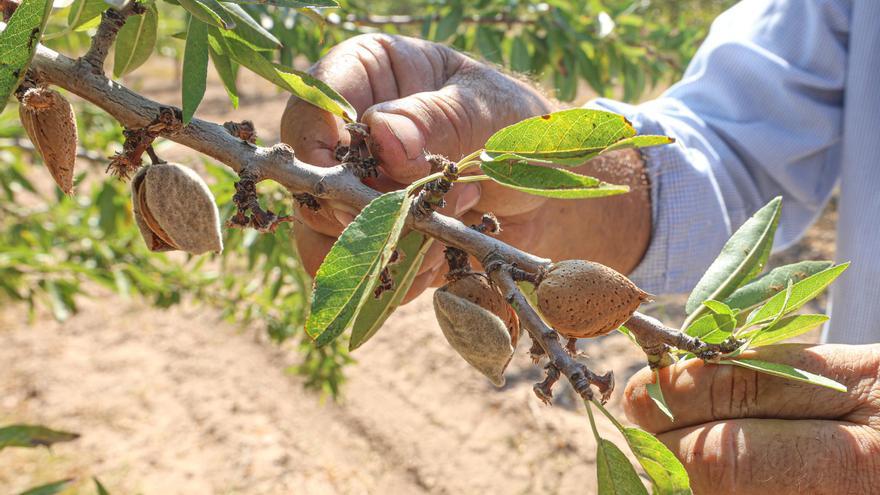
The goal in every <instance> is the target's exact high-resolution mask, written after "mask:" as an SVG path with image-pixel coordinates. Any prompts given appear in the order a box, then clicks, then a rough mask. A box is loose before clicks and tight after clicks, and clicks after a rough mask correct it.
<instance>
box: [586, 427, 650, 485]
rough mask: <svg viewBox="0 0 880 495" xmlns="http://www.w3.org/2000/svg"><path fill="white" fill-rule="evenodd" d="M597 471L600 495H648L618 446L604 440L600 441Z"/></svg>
mask: <svg viewBox="0 0 880 495" xmlns="http://www.w3.org/2000/svg"><path fill="white" fill-rule="evenodd" d="M596 471H597V474H598V478H599V495H638V494H645V495H648V490H647V489H645V485H643V484H642V480H641V478H639V475H638V474H637V473H636V470H635V468H634V467H633V465H632V464H630V462H629V459H627V458H626V455H624V453H623V452H621V450H620V449H619V448H617V445H614V444H613V443H612V442H610V441H609V440H605V439H604V438H600V439H598V445H597V448H596Z"/></svg>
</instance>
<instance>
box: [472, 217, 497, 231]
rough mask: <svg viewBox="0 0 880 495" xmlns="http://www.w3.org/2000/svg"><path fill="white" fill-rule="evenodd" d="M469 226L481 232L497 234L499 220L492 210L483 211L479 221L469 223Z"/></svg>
mask: <svg viewBox="0 0 880 495" xmlns="http://www.w3.org/2000/svg"><path fill="white" fill-rule="evenodd" d="M471 228H472V229H474V230H476V231H477V232H479V233H481V234H488V235H498V234H500V233H501V221H499V220H498V217H496V216H495V214H494V213H492V212H486V213H483V218H481V219H480V223H479V224H476V225H471Z"/></svg>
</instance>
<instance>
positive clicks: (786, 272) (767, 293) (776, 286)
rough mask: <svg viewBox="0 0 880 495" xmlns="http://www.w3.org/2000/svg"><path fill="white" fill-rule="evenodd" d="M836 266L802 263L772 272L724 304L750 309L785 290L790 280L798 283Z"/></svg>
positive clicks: (733, 295) (739, 290)
mask: <svg viewBox="0 0 880 495" xmlns="http://www.w3.org/2000/svg"><path fill="white" fill-rule="evenodd" d="M832 265H834V263H833V262H831V261H801V262H799V263H792V264H790V265H785V266H780V267H777V268H774V269H772V270H770V271H769V272H768V273H767V274H766V275H763V276H761V277H759V278H757V279H755V280H753V281H751V282H749V283H748V284H746V285H744V286H742V287H740V288H739V289H737V290H736V291H734V292H733V294H731V295H730V296H728V297H727V298H726V299H725V300H724V302H725V303H726V304H727V305H728V306H730V307H731V308H734V309H750V308H753V307H755V306H757V305H758V304H760V303H762V302H763V301H765V300H767V299H768V298H770V297H772V296H773V295H774V294H776V293H778V292H780V291H782V290H785V287H786V285H788V282H789V280H790V281H792V282H794V283H797V282H800V281H801V280H803V279H805V278H807V277H809V276H811V275H815V274H817V273H819V272H821V271H822V270H826V269H828V268H830V267H831V266H832Z"/></svg>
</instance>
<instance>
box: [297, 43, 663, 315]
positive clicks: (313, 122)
mask: <svg viewBox="0 0 880 495" xmlns="http://www.w3.org/2000/svg"><path fill="white" fill-rule="evenodd" d="M311 72H312V73H313V74H314V75H315V76H317V77H318V78H319V79H321V80H323V81H325V82H327V83H328V84H329V85H330V86H332V87H333V88H334V89H336V90H337V91H338V92H339V93H341V94H342V95H343V96H344V97H345V98H346V99H348V101H350V102H351V103H352V105H353V106H354V107H355V109H356V110H357V111H358V115H360V116H361V120H362V122H364V123H366V124H367V125H368V126H369V127H370V132H371V138H372V140H373V145H372V147H371V151H372V152H373V154H374V155H375V156H376V157H377V158H378V159H379V160H380V163H381V166H380V168H379V177H377V178H368V179H364V182H365V183H367V184H368V185H369V186H371V187H373V188H374V189H377V190H379V191H390V190H394V189H401V188H403V187H405V186H406V185H408V184H410V183H411V182H412V181H414V180H416V179H418V178H420V177H424V176H425V175H427V174H428V173H430V165H429V164H428V162H427V161H426V159H425V152H430V153H437V154H441V155H445V156H447V157H449V158H450V159H452V160H458V159H460V158H462V157H463V156H464V155H466V154H468V153H471V152H473V151H475V150H477V149H479V148H480V147H482V145H483V144H484V143H485V141H486V140H487V139H488V138H489V137H490V136H491V135H492V134H493V133H495V132H496V131H497V130H499V129H501V128H503V127H505V126H508V125H510V124H513V123H516V122H519V121H520V120H523V119H525V118H528V117H532V116H535V115H541V114H544V113H548V112H552V111H554V110H557V108H556V107H555V105H554V104H553V103H552V102H551V101H550V100H549V99H548V98H546V97H545V96H544V95H543V94H541V92H539V91H538V90H536V89H535V88H533V87H532V86H531V85H529V84H527V83H526V82H524V81H522V80H520V79H517V78H515V77H511V76H509V75H506V74H504V73H502V72H500V71H498V70H496V69H495V68H493V67H490V66H489V65H487V64H483V63H481V62H478V61H476V60H474V59H472V58H470V57H468V56H466V55H464V54H462V53H459V52H457V51H455V50H452V49H450V48H448V47H446V46H443V45H440V44H436V43H431V42H427V41H422V40H418V39H414V38H407V37H402V36H388V35H382V34H376V35H362V36H358V37H355V38H352V39H349V40H347V41H344V42H343V43H340V44H339V45H337V46H336V47H334V48H333V49H332V50H330V52H328V54H327V55H326V56H325V57H324V58H323V59H321V60H320V61H318V63H317V64H315V66H314V67H312V69H311ZM281 138H282V140H283V141H284V142H286V143H288V144H290V145H291V146H292V147H293V148H294V151H295V152H296V154H297V157H298V158H299V159H301V160H303V161H306V162H308V163H312V164H314V165H319V166H331V165H335V164H336V163H337V161H336V160H335V158H334V150H335V148H336V145H337V143H341V144H343V145H346V144H348V142H349V135H348V132H347V131H345V130H344V127H343V123H342V121H341V120H340V119H338V118H336V117H334V116H332V115H330V114H329V113H327V112H324V111H322V110H319V109H318V108H316V107H314V106H312V105H310V104H308V103H306V102H304V101H302V100H300V99H298V98H295V97H292V98H291V99H290V101H289V103H288V105H287V109H286V111H285V113H284V116H283V118H282V122H281ZM626 153H630V154H629V155H626ZM620 155H621V156H627V157H629V160H630V162H631V163H632V164H633V165H632V168H633V170H629V168H627V167H618V168H621V169H625V170H624V172H623V173H617V174H615V173H613V172H609V170H610V169H612V168H613V167H610V166H609V164H608V162H607V160H610V159H611V158H610V157H612V156H613V154H609V158H605V157H603V158H602V159H597V160H594V161H592V162H591V164H593V165H591V168H589V169H586V170H578V168H575V171H577V172H580V173H587V174H590V175H596V176H598V177H600V178H602V179H604V180H606V181H609V182H615V183H626V184H632V185H633V186H634V187H635V186H641V190H640V191H639V192H637V193H630V194H627V195H623V196H619V197H615V198H604V199H600V200H582V201H565V200H550V199H548V198H542V197H537V196H530V195H526V194H523V193H520V192H517V191H514V190H512V189H508V188H504V187H502V186H500V185H497V184H494V183H491V182H479V183H469V184H457V185H455V187H453V189H452V191H451V192H450V193H449V194H448V195H447V196H446V202H447V205H446V207H445V208H443V209H441V210H440V212H441V213H444V214H446V215H451V216H454V217H457V218H459V219H461V220H462V221H463V222H465V223H466V224H476V223H479V221H480V217H481V215H482V213H483V212H487V211H491V212H493V213H495V214H496V215H497V216H498V217H499V218H500V219H501V223H502V229H503V231H502V233H501V234H500V235H499V238H500V239H501V240H503V241H505V242H508V243H510V244H512V245H514V246H516V247H518V248H520V249H524V250H528V251H530V252H532V253H534V254H537V255H539V256H545V257H552V258H554V259H566V258H577V257H580V258H589V259H593V260H595V261H599V262H603V263H605V264H608V265H609V266H612V267H614V268H616V269H618V270H620V271H623V272H624V273H626V272H628V271H629V270H631V269H632V267H634V266H635V263H636V262H637V261H638V260H639V259H640V258H641V255H642V253H643V251H644V249H645V247H646V246H647V241H648V238H649V237H650V203H649V199H648V192H647V187H645V179H644V176H643V172H642V164H641V158H640V157H639V155H638V152H635V151H632V150H626V151H625V152H624V153H623V154H620ZM474 172H476V171H474ZM587 201H589V202H592V203H587ZM579 205H581V206H579ZM321 206H322V208H321V209H320V210H319V211H317V212H315V211H311V210H308V209H304V208H299V209H298V211H297V222H296V223H295V224H294V234H295V238H296V242H297V246H298V248H299V251H300V255H301V257H302V259H303V263H304V265H305V268H306V269H307V270H308V271H309V272H311V273H314V272H315V271H316V270H317V268H318V266H319V265H320V263H321V261H322V260H323V258H324V256H325V255H326V253H327V251H329V249H330V247H331V246H332V245H333V242H334V241H335V240H336V238H337V237H338V236H339V234H340V233H341V232H342V230H343V228H344V227H345V226H346V225H347V224H348V223H349V222H350V221H351V220H352V219H353V218H354V215H356V214H357V211H356V210H354V209H353V208H351V207H348V206H346V205H344V204H341V203H338V202H328V201H321ZM584 208H586V209H584ZM575 209H577V210H578V211H577V212H576V213H575ZM629 210H632V211H636V212H637V213H636V214H635V215H632V219H629V217H628V215H627V214H626V212H627V211H629ZM584 218H590V219H591V222H586V223H587V224H589V225H590V226H591V228H593V229H594V230H593V231H590V230H589V229H587V228H584V227H583V225H584V224H585V222H584ZM628 226H632V228H633V229H632V230H636V231H638V233H637V234H632V233H629V232H628ZM603 229H604V231H603ZM572 233H577V235H576V236H575V237H573V238H566V237H565V236H568V235H572ZM596 234H600V236H597V235H596ZM615 235H621V236H624V237H622V238H621V239H615V238H614V236H615ZM611 246H617V248H616V249H612V248H611ZM442 250H443V246H442V245H441V244H440V243H435V245H434V246H432V248H431V250H430V251H429V252H428V254H427V256H426V257H425V261H424V263H423V265H422V267H421V270H420V272H419V275H418V276H417V278H416V280H415V282H414V283H413V287H412V289H411V290H410V293H409V294H408V296H407V300H409V299H411V298H412V297H414V296H415V295H417V294H418V293H420V292H421V291H423V290H424V289H425V288H427V287H428V286H429V285H435V286H436V285H440V284H442V283H443V275H444V274H445V272H446V265H445V262H444V259H443V251H442Z"/></svg>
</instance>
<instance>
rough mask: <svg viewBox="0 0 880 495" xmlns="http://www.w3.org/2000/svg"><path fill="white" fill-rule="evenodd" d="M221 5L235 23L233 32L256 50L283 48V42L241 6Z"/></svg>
mask: <svg viewBox="0 0 880 495" xmlns="http://www.w3.org/2000/svg"><path fill="white" fill-rule="evenodd" d="M221 4H222V5H223V7H224V8H225V9H226V10H227V11H228V12H229V14H230V15H232V17H233V20H234V21H235V27H234V28H233V29H232V31H233V32H234V33H235V34H237V35H238V36H239V37H241V38H242V39H243V40H244V41H246V42H248V43H250V44H251V45H253V46H254V47H256V48H263V49H267V50H274V49H277V48H281V46H282V45H281V41H279V40H278V38H276V37H275V35H274V34H272V33H270V32H269V31H267V30H266V29H265V28H264V27H263V26H261V25H260V23H259V22H257V21H256V20H255V19H254V18H253V17H251V15H250V14H249V13H248V12H247V11H246V10H244V9H243V8H242V7H241V5H237V4H235V3H230V2H221Z"/></svg>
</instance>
